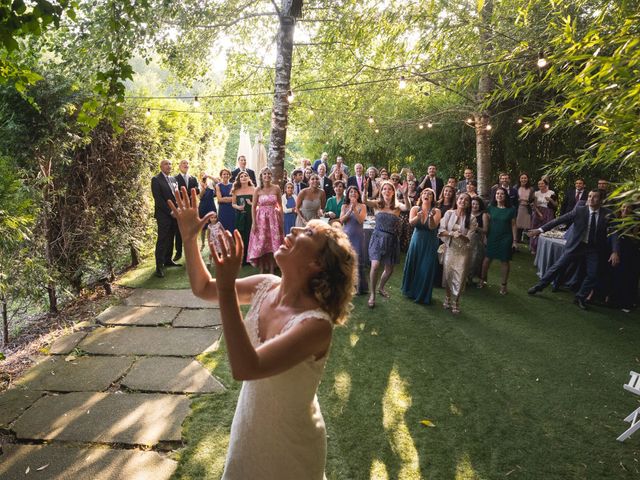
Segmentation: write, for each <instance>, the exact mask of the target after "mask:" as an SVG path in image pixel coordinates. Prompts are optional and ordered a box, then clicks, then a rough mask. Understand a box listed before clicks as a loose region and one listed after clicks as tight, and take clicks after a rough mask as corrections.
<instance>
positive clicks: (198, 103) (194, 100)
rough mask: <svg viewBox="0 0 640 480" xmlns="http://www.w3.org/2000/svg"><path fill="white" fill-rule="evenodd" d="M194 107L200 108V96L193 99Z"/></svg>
mask: <svg viewBox="0 0 640 480" xmlns="http://www.w3.org/2000/svg"><path fill="white" fill-rule="evenodd" d="M193 106H194V107H196V108H198V107H199V106H200V101H199V100H198V96H197V95H196V96H195V97H193Z"/></svg>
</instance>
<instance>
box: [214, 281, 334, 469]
mask: <svg viewBox="0 0 640 480" xmlns="http://www.w3.org/2000/svg"><path fill="white" fill-rule="evenodd" d="M278 280H279V279H272V278H268V279H266V280H265V281H264V282H262V283H261V284H260V285H259V286H258V288H257V289H256V293H255V295H254V297H253V300H252V302H251V308H250V310H249V312H248V313H247V316H246V318H245V324H246V328H247V333H248V334H249V339H250V341H251V344H252V345H253V346H254V347H258V346H259V345H260V344H261V342H260V338H259V332H258V314H259V312H260V306H261V305H262V301H263V300H264V298H265V297H266V295H267V293H268V292H269V290H270V289H271V288H272V287H273V285H274V284H275V283H276V282H277V281H278ZM308 318H319V319H323V320H326V321H328V322H331V319H330V317H329V315H328V314H327V313H326V312H324V311H323V310H319V309H318V310H309V311H307V312H303V313H300V314H298V315H294V316H293V317H291V319H290V320H289V322H288V323H287V324H286V325H285V326H284V327H283V328H282V332H281V333H283V332H286V331H287V330H289V329H290V328H292V327H294V326H295V325H297V324H298V323H300V322H302V321H304V320H305V319H308ZM269 341H270V340H267V341H266V342H265V343H267V342H269ZM326 360H327V355H325V356H324V357H322V358H320V359H318V360H316V359H314V358H313V357H310V358H308V359H306V360H304V361H303V362H301V363H299V364H298V365H296V366H294V367H292V368H290V369H289V370H287V371H285V372H282V373H280V374H278V375H274V376H272V377H268V378H263V379H260V380H247V381H245V382H243V383H242V388H241V390H240V396H239V397H238V405H237V406H236V412H235V415H234V417H233V423H232V424H231V438H230V440H229V451H228V453H227V459H226V464H225V469H224V474H223V475H222V479H223V480H249V479H266V480H272V479H273V480H276V479H277V480H300V479H305V480H322V479H323V478H324V467H325V461H326V454H327V435H326V429H325V425H324V419H323V418H322V413H321V412H320V406H319V404H318V398H317V396H316V391H317V389H318V385H319V383H320V378H321V377H322V373H323V371H324V365H325V362H326Z"/></svg>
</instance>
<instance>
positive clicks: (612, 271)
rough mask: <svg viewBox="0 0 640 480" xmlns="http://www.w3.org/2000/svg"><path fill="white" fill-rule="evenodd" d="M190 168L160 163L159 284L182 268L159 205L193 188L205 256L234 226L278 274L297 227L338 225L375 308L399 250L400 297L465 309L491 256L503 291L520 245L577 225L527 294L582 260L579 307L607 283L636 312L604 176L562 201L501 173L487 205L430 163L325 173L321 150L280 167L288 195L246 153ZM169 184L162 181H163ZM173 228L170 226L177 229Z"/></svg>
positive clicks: (340, 162) (634, 251) (329, 168)
mask: <svg viewBox="0 0 640 480" xmlns="http://www.w3.org/2000/svg"><path fill="white" fill-rule="evenodd" d="M167 163H168V165H167ZM188 168H189V164H188V162H187V161H182V162H181V163H180V165H179V169H180V173H179V174H178V175H176V176H175V177H171V176H170V175H169V172H170V171H171V164H170V162H167V161H165V162H162V164H161V173H160V174H158V175H157V176H156V177H154V180H153V182H152V190H153V193H154V198H155V199H156V218H157V219H158V242H157V245H156V275H158V276H163V275H164V273H163V271H164V268H165V267H171V266H174V265H176V264H175V262H176V261H177V260H179V259H180V257H181V249H182V246H181V242H180V239H179V236H180V235H179V232H178V231H177V228H176V227H175V220H172V219H171V218H170V217H169V218H165V217H166V216H168V215H169V213H170V212H169V213H168V212H165V211H164V208H163V207H162V204H166V200H167V199H171V198H172V194H171V191H170V190H172V189H174V188H175V187H176V186H178V187H180V186H185V187H187V188H188V189H191V188H193V189H195V191H196V193H197V195H198V196H199V197H200V203H199V213H200V216H201V217H204V216H205V215H207V214H209V213H211V212H213V213H214V214H213V215H211V217H210V220H209V223H208V225H207V226H206V228H205V230H204V231H203V232H202V236H201V242H202V245H203V248H204V247H205V246H206V245H207V243H208V241H209V240H211V241H213V242H214V245H215V242H216V241H217V237H218V234H219V232H221V231H222V230H223V229H224V230H228V231H233V230H236V229H237V230H238V231H239V232H240V235H241V237H242V239H243V241H244V247H245V251H244V258H243V261H244V263H250V264H252V265H254V266H256V267H258V268H259V269H260V271H261V272H262V273H273V272H274V270H275V261H274V253H275V252H276V251H277V250H278V248H279V247H280V245H282V244H283V242H284V237H285V236H286V235H288V234H289V233H290V232H291V229H292V228H293V227H294V226H298V227H304V226H305V225H307V223H308V222H309V221H311V220H315V219H323V220H324V221H326V222H328V223H334V222H339V223H340V224H341V225H342V228H343V230H344V232H345V233H346V234H347V236H348V237H349V239H350V241H351V244H352V246H353V248H354V251H355V252H356V253H357V255H358V274H359V276H358V284H357V292H356V293H357V294H359V295H364V294H369V299H368V305H369V307H370V308H374V307H375V305H376V301H377V296H378V295H380V296H382V297H388V296H389V292H388V290H387V289H386V285H387V282H388V280H389V278H390V277H391V275H392V274H393V270H394V268H395V265H397V264H398V263H399V262H400V253H401V252H406V253H407V255H406V260H405V265H404V272H403V281H402V292H403V294H404V295H406V296H407V297H409V298H411V299H413V300H414V301H416V302H420V303H425V304H430V303H431V301H432V292H433V288H434V286H441V287H443V288H444V292H445V296H444V302H443V307H444V308H446V309H450V310H451V312H452V313H454V314H457V313H459V312H460V300H461V296H462V294H463V292H464V290H465V288H466V287H467V286H468V285H469V284H472V285H475V286H476V287H477V288H485V287H486V285H487V281H488V278H487V277H488V272H489V267H490V264H491V263H492V261H494V260H496V261H499V262H500V266H501V269H500V272H501V273H500V289H499V292H500V294H502V295H506V294H507V292H508V279H509V272H510V265H511V259H512V256H513V254H514V252H516V251H517V250H518V244H519V243H520V244H527V246H528V249H529V250H530V252H531V253H532V254H535V253H536V251H537V247H538V242H539V234H540V233H542V232H546V231H548V230H550V229H552V228H554V227H556V226H558V225H566V226H568V227H569V226H570V227H571V228H569V231H568V233H567V247H566V249H565V255H563V257H562V258H561V259H560V260H559V261H558V262H557V265H554V267H553V268H551V269H549V271H548V272H547V274H546V275H545V276H544V277H543V278H542V279H541V280H540V282H539V283H538V284H536V286H535V287H532V288H531V289H530V290H529V293H530V294H535V293H537V292H539V291H541V290H542V289H543V288H544V287H546V285H548V284H550V283H552V282H554V285H557V284H560V283H561V281H562V275H563V272H564V271H565V270H566V269H567V268H568V265H569V264H571V263H580V264H581V265H583V270H584V272H583V275H582V276H583V279H584V281H583V282H582V283H581V284H580V285H576V290H577V294H576V303H577V304H578V306H580V308H586V304H587V302H588V301H589V300H591V299H592V296H593V292H594V291H595V290H597V289H598V288H599V286H600V287H601V286H602V285H603V284H605V283H606V286H607V288H600V290H601V291H603V292H604V297H605V301H606V302H607V303H610V304H611V305H613V306H616V307H618V308H622V309H624V310H629V309H631V308H632V307H633V306H634V305H635V304H636V296H637V286H638V276H639V275H640V254H639V251H640V249H639V247H638V242H637V241H636V240H635V239H634V238H633V237H634V235H633V232H631V233H630V234H628V235H623V236H619V235H617V234H614V235H610V233H611V231H612V230H613V228H612V227H613V223H615V222H616V221H618V219H616V218H614V217H613V215H612V213H611V211H610V210H607V209H605V208H604V207H602V208H601V205H602V204H603V203H604V202H605V200H606V195H607V193H608V192H607V190H608V187H609V185H608V182H607V181H606V180H604V179H601V180H599V181H598V185H597V189H593V190H592V191H591V192H589V191H588V190H587V188H586V183H585V181H584V180H583V179H576V180H575V183H574V188H571V189H569V190H567V191H566V192H564V195H563V197H562V202H561V203H560V202H559V197H558V195H557V194H556V192H555V191H554V190H553V189H552V188H551V185H550V182H549V179H548V178H546V177H543V178H540V179H538V181H532V179H531V178H530V176H529V175H528V174H527V173H524V172H523V173H520V175H519V176H518V179H517V182H516V183H515V184H514V183H513V182H512V181H511V176H510V175H509V174H508V173H506V172H501V173H500V174H499V175H498V181H497V183H496V184H495V185H493V186H492V188H491V190H490V193H489V201H488V203H485V201H484V200H483V199H482V198H481V197H480V196H479V194H478V183H477V181H476V179H475V177H474V171H473V169H471V168H466V169H465V170H464V172H463V178H462V179H458V178H456V177H449V178H447V180H446V182H445V181H444V179H443V178H440V177H439V176H438V170H437V167H436V166H435V165H430V166H429V167H428V168H427V173H426V175H424V176H423V177H418V176H416V175H415V174H414V172H412V171H411V170H410V169H408V168H403V169H402V170H401V171H400V172H391V173H389V171H388V170H387V169H385V168H380V169H378V168H375V167H373V166H370V167H368V168H367V169H365V168H364V166H363V165H362V164H360V163H357V164H355V165H354V166H353V171H351V169H350V168H349V166H347V165H346V164H345V162H344V159H343V158H342V157H341V156H338V157H337V158H336V160H335V163H334V164H332V165H329V158H328V155H327V154H326V153H323V154H322V156H321V157H320V158H319V159H318V160H316V161H315V162H313V163H312V162H311V161H310V160H308V159H303V160H302V162H301V165H300V166H299V167H297V168H295V169H294V170H293V171H292V172H291V174H290V175H289V174H288V172H286V171H285V182H284V183H283V184H284V192H282V191H281V189H280V187H279V186H278V185H276V184H274V183H273V182H272V180H273V172H272V171H271V170H270V169H269V168H268V167H267V168H264V169H263V170H262V171H260V172H258V174H257V175H256V172H254V171H253V170H251V169H249V168H247V166H246V159H245V158H244V157H243V156H241V157H239V158H238V164H237V167H236V168H235V169H234V170H233V171H230V170H228V169H226V168H225V169H222V170H221V171H220V172H219V176H217V177H215V178H214V177H213V176H210V175H202V177H201V178H199V179H196V178H195V177H193V176H189V174H188ZM163 179H164V180H166V181H165V182H164V184H163V185H161V184H162V180H163ZM165 186H166V187H167V188H164V187H165ZM160 187H163V188H160ZM169 195H171V196H169ZM159 204H160V205H159ZM167 210H168V209H167ZM594 210H595V211H597V212H600V214H598V215H597V221H595V223H594V225H596V224H597V232H596V234H595V237H594V238H596V240H595V242H596V243H593V244H592V243H590V242H592V236H593V235H594V233H593V232H591V231H590V230H589V229H590V226H591V218H592V217H591V216H589V215H588V214H587V215H585V212H591V213H593V211H594ZM558 211H559V214H560V216H559V217H558V218H556V213H557V212H558ZM165 214H166V215H165ZM632 214H633V211H632V208H631V206H629V207H628V208H626V209H623V212H622V215H632ZM367 216H370V217H371V216H373V217H374V218H375V226H374V228H373V231H372V233H371V237H370V240H369V241H368V242H367V241H366V237H365V231H364V228H365V220H366V218H367ZM585 218H586V219H587V220H586V223H585V221H584V220H585ZM172 221H173V223H174V225H170V223H171V222H172ZM161 228H162V229H163V232H162V233H161ZM585 229H586V230H585ZM207 233H208V234H207ZM172 236H173V237H172ZM174 238H175V242H174V241H173V239H174ZM174 246H175V255H174V256H173V257H172V253H173V248H174ZM596 247H597V248H596ZM367 269H368V270H369V271H368V273H367ZM605 278H606V279H607V280H606V282H603V279H605Z"/></svg>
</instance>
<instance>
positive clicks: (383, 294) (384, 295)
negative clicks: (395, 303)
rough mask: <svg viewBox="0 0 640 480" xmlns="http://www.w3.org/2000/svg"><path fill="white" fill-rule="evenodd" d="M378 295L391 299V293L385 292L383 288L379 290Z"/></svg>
mask: <svg viewBox="0 0 640 480" xmlns="http://www.w3.org/2000/svg"><path fill="white" fill-rule="evenodd" d="M378 293H379V294H380V295H382V296H383V297H384V298H390V297H391V295H389V292H387V291H386V290H383V289H382V288H379V289H378Z"/></svg>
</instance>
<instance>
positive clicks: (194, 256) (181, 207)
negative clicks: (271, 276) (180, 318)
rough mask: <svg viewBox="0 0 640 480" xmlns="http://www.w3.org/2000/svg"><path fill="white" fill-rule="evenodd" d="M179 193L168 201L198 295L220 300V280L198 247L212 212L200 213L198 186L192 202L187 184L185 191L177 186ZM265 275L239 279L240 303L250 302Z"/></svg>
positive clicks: (188, 271)
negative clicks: (218, 286)
mask: <svg viewBox="0 0 640 480" xmlns="http://www.w3.org/2000/svg"><path fill="white" fill-rule="evenodd" d="M175 197H176V201H175V202H173V201H172V200H169V201H168V203H169V208H170V209H171V211H172V212H173V216H174V218H175V219H176V220H177V221H178V227H179V228H180V235H181V236H182V243H183V246H184V254H185V261H186V267H187V274H188V275H189V283H190V284H191V290H192V291H193V294H194V295H195V296H196V297H199V298H202V299H204V300H209V301H211V302H217V301H218V300H219V295H218V288H217V286H216V281H215V280H214V279H212V278H211V275H210V274H209V271H208V270H207V267H206V265H205V263H204V260H203V259H202V255H200V250H199V249H198V235H199V233H200V232H201V231H202V228H203V227H204V225H205V224H206V223H207V222H208V221H209V216H210V215H205V216H204V217H203V218H200V217H199V216H198V202H197V199H196V194H195V190H193V191H192V192H191V202H189V196H188V194H187V189H186V188H185V187H182V191H178V190H176V191H175ZM209 248H213V244H212V243H211V242H210V243H209ZM264 279H265V275H252V276H250V277H246V278H242V279H239V280H238V281H237V284H238V285H237V287H238V299H239V301H240V303H242V304H247V303H250V302H251V297H252V296H253V293H254V292H255V290H256V288H257V286H258V285H259V284H260V283H261V282H262V281H263V280H264Z"/></svg>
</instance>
